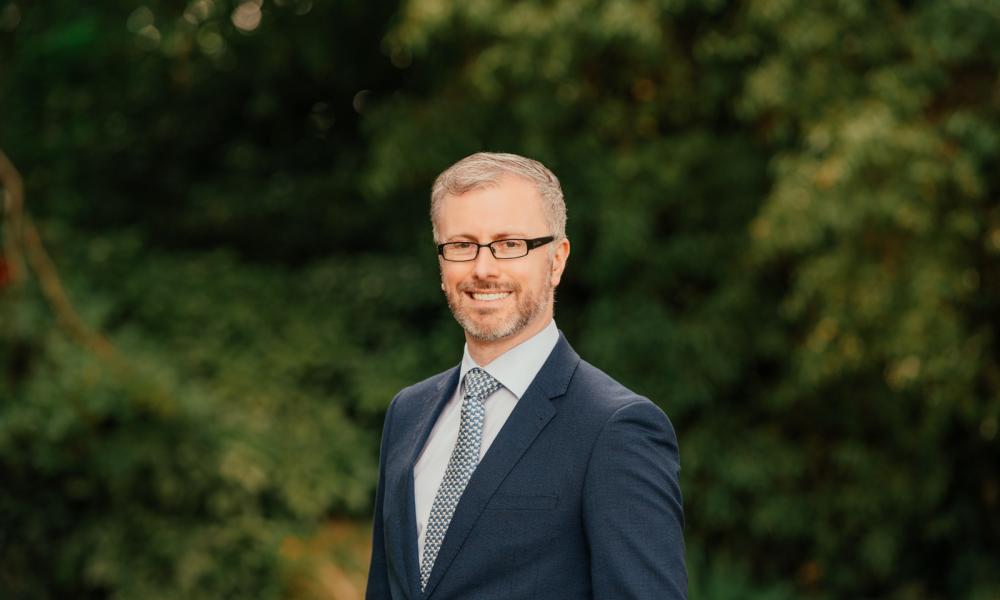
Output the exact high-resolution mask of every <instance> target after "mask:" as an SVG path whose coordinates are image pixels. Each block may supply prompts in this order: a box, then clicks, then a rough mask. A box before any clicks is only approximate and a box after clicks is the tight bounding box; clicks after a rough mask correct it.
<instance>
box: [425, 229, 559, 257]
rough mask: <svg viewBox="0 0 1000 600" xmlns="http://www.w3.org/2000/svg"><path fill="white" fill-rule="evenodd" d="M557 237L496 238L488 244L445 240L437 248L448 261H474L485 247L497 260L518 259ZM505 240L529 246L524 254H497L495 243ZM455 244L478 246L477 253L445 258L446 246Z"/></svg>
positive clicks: (439, 253)
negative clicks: (460, 257)
mask: <svg viewBox="0 0 1000 600" xmlns="http://www.w3.org/2000/svg"><path fill="white" fill-rule="evenodd" d="M555 239H556V238H555V236H553V235H547V236H545V237H539V238H533V239H530V240H529V239H524V238H505V239H502V240H494V241H492V242H490V243H488V244H477V243H476V242H469V241H464V242H445V243H443V244H438V247H437V249H438V256H440V257H441V258H442V259H444V260H446V261H448V262H472V261H474V260H476V259H477V258H479V251H480V250H481V249H483V248H489V249H490V254H492V255H493V258H495V259H497V260H517V259H518V258H524V257H525V256H527V255H528V253H529V252H531V251H532V250H534V249H535V248H538V247H539V246H544V245H545V244H548V243H550V242H554V241H555ZM504 242H525V245H526V246H527V250H525V251H524V254H522V255H520V256H506V257H501V256H497V251H496V249H495V248H494V247H493V244H502V243H504ZM454 244H471V245H473V246H476V253H475V254H473V255H472V258H465V259H462V260H455V259H453V258H445V256H444V249H445V247H447V246H451V245H454Z"/></svg>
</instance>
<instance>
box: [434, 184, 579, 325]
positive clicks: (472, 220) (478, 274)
mask: <svg viewBox="0 0 1000 600" xmlns="http://www.w3.org/2000/svg"><path fill="white" fill-rule="evenodd" d="M437 229H438V234H439V235H440V236H441V239H440V240H438V243H444V242H459V241H471V242H476V243H479V244H486V243H489V242H493V241H496V240H502V239H510V238H521V239H532V238H538V237H544V236H548V235H552V232H551V231H549V227H548V224H547V222H546V220H545V213H544V211H543V209H542V199H541V196H540V195H539V194H538V191H537V190H536V189H535V187H534V185H533V184H532V183H530V182H529V181H527V180H525V179H522V178H520V177H514V176H509V175H508V176H505V177H503V178H501V179H500V180H499V181H498V183H497V184H496V185H492V186H487V187H483V188H479V189H476V190H472V191H469V192H466V193H465V194H462V195H461V196H446V197H445V198H444V199H443V200H442V201H441V206H440V209H439V212H438V216H437ZM551 244H554V246H555V247H554V251H553V247H552V246H550V245H545V246H541V247H539V248H536V249H535V250H532V251H531V252H529V253H528V255H527V256H524V257H521V258H515V259H509V260H501V259H497V258H494V257H493V254H492V253H491V252H490V250H489V248H481V249H480V250H479V255H478V256H477V257H476V259H475V260H472V261H469V262H450V261H446V260H444V259H443V258H440V257H439V261H440V264H441V287H442V288H443V289H444V292H445V296H446V297H447V299H448V306H449V307H450V308H451V311H452V313H453V314H454V315H455V319H456V320H457V321H458V322H459V324H460V325H461V326H462V328H463V329H465V331H466V333H467V334H468V335H469V337H471V338H473V339H475V340H478V341H483V342H492V341H497V340H503V339H511V340H516V341H517V343H520V341H523V340H520V339H518V338H520V337H523V338H524V339H527V338H528V337H530V336H531V335H534V333H536V332H537V331H539V330H540V329H541V328H542V327H543V326H544V325H545V324H546V323H548V321H549V320H550V319H551V318H552V293H553V290H554V289H555V287H556V286H557V285H558V284H559V279H560V277H561V276H562V272H563V269H564V268H565V265H566V258H567V256H568V255H569V242H568V241H567V240H565V239H563V240H558V241H556V242H551Z"/></svg>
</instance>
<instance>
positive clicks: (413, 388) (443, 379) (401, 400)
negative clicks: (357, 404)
mask: <svg viewBox="0 0 1000 600" xmlns="http://www.w3.org/2000/svg"><path fill="white" fill-rule="evenodd" d="M457 373H458V367H457V366H456V367H452V368H450V369H448V370H446V371H442V372H440V373H438V374H436V375H431V376H430V377H428V378H427V379H424V380H423V381H418V382H417V383H414V384H413V385H409V386H406V387H405V388H403V389H401V390H399V393H397V394H396V397H395V398H393V399H392V404H391V405H390V409H395V410H403V411H406V410H407V409H408V408H412V407H414V405H419V406H423V405H424V404H425V403H426V402H427V398H428V397H430V396H433V395H440V394H443V393H444V392H445V388H446V387H448V386H449V385H450V384H451V382H452V380H453V379H454V378H455V376H456V375H457Z"/></svg>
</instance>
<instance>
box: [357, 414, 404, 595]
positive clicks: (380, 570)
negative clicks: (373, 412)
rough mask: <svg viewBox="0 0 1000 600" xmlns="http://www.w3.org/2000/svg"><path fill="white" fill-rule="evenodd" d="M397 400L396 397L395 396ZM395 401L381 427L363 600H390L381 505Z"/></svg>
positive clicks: (383, 497) (383, 498)
mask: <svg viewBox="0 0 1000 600" xmlns="http://www.w3.org/2000/svg"><path fill="white" fill-rule="evenodd" d="M397 398H398V396H397ZM395 404H396V399H395V398H393V401H392V403H391V404H389V410H388V411H386V414H385V423H384V424H383V425H382V444H381V447H380V449H379V459H378V488H377V489H376V491H375V516H374V517H373V523H372V558H371V562H370V563H369V566H368V585H367V587H366V589H365V600H390V599H391V598H392V593H391V592H390V591H389V569H388V565H387V564H386V556H385V535H384V532H383V530H382V528H383V521H382V503H383V502H384V500H385V460H386V455H387V453H386V448H388V447H389V429H390V427H389V426H390V424H391V422H392V407H393V406H395Z"/></svg>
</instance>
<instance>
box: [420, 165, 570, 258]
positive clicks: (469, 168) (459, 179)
mask: <svg viewBox="0 0 1000 600" xmlns="http://www.w3.org/2000/svg"><path fill="white" fill-rule="evenodd" d="M504 175H513V176H516V177H521V178H523V179H526V180H528V181H529V182H530V183H533V184H534V185H535V189H536V190H538V194H539V195H540V196H541V197H542V210H543V211H545V220H546V221H547V222H548V226H549V229H550V230H551V233H552V235H553V236H555V238H556V240H561V239H563V238H564V237H566V202H565V200H563V192H562V187H561V186H560V185H559V178H558V177H556V175H555V173H553V172H552V171H550V170H549V169H548V168H546V166H545V165H543V164H542V163H540V162H538V161H537V160H532V159H530V158H525V157H523V156H518V155H517V154H504V153H497V152H477V153H476V154H473V155H471V156H466V157H465V158H463V159H462V160H460V161H458V162H457V163H455V164H453V165H452V166H450V167H448V168H447V169H445V171H444V172H443V173H441V174H440V175H438V177H437V179H435V180H434V187H433V188H431V227H432V229H433V232H434V240H435V241H440V239H439V238H438V230H437V216H438V212H439V211H440V209H441V201H442V200H443V199H444V197H445V196H460V195H462V194H464V193H466V192H469V191H472V190H475V189H479V188H483V187H487V186H491V185H497V182H498V181H499V180H500V178H502V177H503V176H504Z"/></svg>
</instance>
